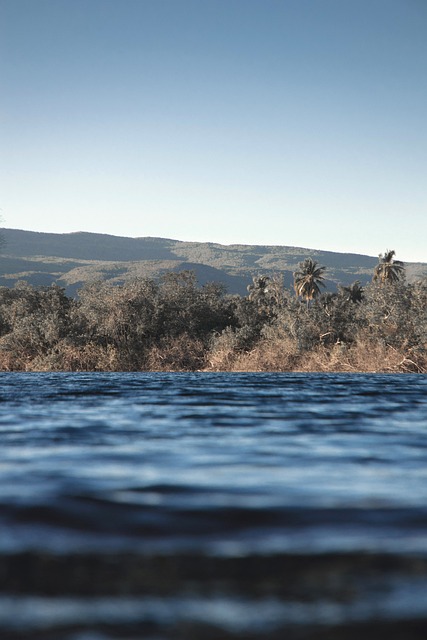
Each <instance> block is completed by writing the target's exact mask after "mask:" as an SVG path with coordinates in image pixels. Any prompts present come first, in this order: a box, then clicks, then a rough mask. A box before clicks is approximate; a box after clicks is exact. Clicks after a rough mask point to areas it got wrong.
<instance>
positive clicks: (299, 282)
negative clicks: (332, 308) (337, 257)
mask: <svg viewBox="0 0 427 640" xmlns="http://www.w3.org/2000/svg"><path fill="white" fill-rule="evenodd" d="M325 269H326V267H319V266H318V265H317V262H316V261H315V260H312V259H311V258H306V259H305V260H304V261H303V262H300V263H299V270H297V271H295V273H294V289H295V293H296V295H297V296H301V297H302V298H305V299H306V301H307V307H308V305H309V302H310V300H313V299H314V298H317V296H318V295H320V287H324V286H325V284H324V282H323V280H324V277H323V275H322V274H323V272H324V271H325Z"/></svg>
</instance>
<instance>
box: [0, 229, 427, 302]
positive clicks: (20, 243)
mask: <svg viewBox="0 0 427 640" xmlns="http://www.w3.org/2000/svg"><path fill="white" fill-rule="evenodd" d="M0 233H1V235H2V236H3V239H4V245H3V247H2V251H1V254H0V285H2V286H9V287H10V286H14V284H16V282H17V281H18V280H23V281H26V282H28V283H29V284H32V285H35V286H38V285H45V286H46V285H50V284H53V283H56V284H58V285H60V286H62V287H64V288H65V289H66V291H67V294H68V295H75V294H76V291H77V290H78V289H79V288H81V287H82V286H84V284H85V283H88V282H91V281H93V280H97V279H103V280H109V281H111V282H112V283H113V284H122V283H124V282H126V281H128V280H130V279H133V278H136V277H153V278H158V277H160V276H161V275H163V274H164V273H166V272H168V271H181V270H184V269H191V270H193V271H194V272H195V274H196V277H197V279H198V281H199V283H200V284H205V283H206V282H210V281H217V282H223V283H224V284H225V285H226V287H227V289H228V291H229V293H239V294H240V295H245V294H246V288H247V285H248V284H250V283H251V282H252V277H253V276H256V275H258V274H259V275H272V274H275V273H280V274H282V275H283V279H284V285H285V286H286V287H289V286H291V285H292V279H293V276H292V274H293V271H295V269H296V268H297V267H298V264H299V262H301V261H302V260H304V259H305V258H307V257H312V258H313V259H314V260H316V261H317V262H319V263H320V264H322V265H323V266H325V267H326V272H325V275H326V279H327V287H328V289H329V290H334V289H336V287H337V286H338V285H339V284H342V285H348V284H350V283H351V282H354V280H360V281H361V283H362V284H365V283H366V282H368V281H369V280H370V279H371V278H372V272H373V269H374V267H375V265H376V264H377V263H378V258H376V257H372V256H367V255H365V254H360V253H345V252H343V253H340V252H334V251H324V250H321V249H310V248H306V247H292V246H287V245H245V244H232V245H223V244H220V243H214V242H186V241H182V240H174V239H172V238H160V237H153V236H147V237H141V238H128V237H125V236H115V235H110V234H102V233H91V232H85V231H76V232H72V233H64V234H56V233H46V232H38V231H25V230H21V229H7V228H3V229H1V231H0ZM406 268H407V277H408V280H409V281H412V280H416V279H418V278H421V277H423V276H425V275H427V264H426V263H406Z"/></svg>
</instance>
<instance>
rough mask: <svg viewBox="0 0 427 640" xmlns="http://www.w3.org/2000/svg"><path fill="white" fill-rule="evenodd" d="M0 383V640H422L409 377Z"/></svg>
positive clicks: (419, 432) (414, 422)
mask: <svg viewBox="0 0 427 640" xmlns="http://www.w3.org/2000/svg"><path fill="white" fill-rule="evenodd" d="M0 385H1V387H0V389H1V391H0V441H1V444H2V446H1V450H0V479H1V482H0V505H1V509H0V637H8V638H11V639H14V638H22V637H23V636H22V634H25V637H28V638H39V637H40V638H47V639H48V638H58V639H60V640H62V639H69V638H75V639H76V638H80V639H81V640H83V639H84V640H88V638H89V637H90V638H96V639H97V640H99V639H100V638H105V639H110V638H117V637H120V638H139V637H150V638H155V639H160V638H162V639H164V638H166V639H167V638H181V637H182V638H197V639H198V638H223V639H226V638H276V637H277V638H279V637H284V634H285V636H286V637H287V638H293V637H295V638H320V637H325V638H326V637H327V638H343V639H344V638H346V639H347V638H352V637H360V635H359V634H362V633H363V634H364V635H365V636H366V637H367V638H370V637H372V638H378V637H382V635H381V634H384V637H385V636H387V638H394V637H396V638H397V637H399V638H400V637H405V638H418V637H420V638H421V637H423V638H424V637H425V629H426V628H427V627H425V626H424V625H425V624H427V613H426V606H425V602H426V601H427V464H426V462H427V438H426V429H427V395H426V392H427V378H426V377H425V376H419V375H409V376H387V375H343V374H338V375H335V374H332V375H331V374H309V375H307V374H200V373H198V374H141V373H138V374H17V373H10V374H0ZM402 633H403V634H404V636H402V635H399V634H402ZM420 633H421V634H422V635H419V634H420ZM88 634H89V635H88ZM322 634H326V635H322ZM331 634H332V635H331ZM352 634H353V635H352Z"/></svg>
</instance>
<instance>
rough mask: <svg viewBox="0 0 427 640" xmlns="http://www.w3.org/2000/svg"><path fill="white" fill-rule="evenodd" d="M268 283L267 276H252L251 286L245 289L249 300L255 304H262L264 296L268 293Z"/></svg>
mask: <svg viewBox="0 0 427 640" xmlns="http://www.w3.org/2000/svg"><path fill="white" fill-rule="evenodd" d="M269 283H270V278H269V277H268V276H254V277H253V278H252V284H250V285H249V286H248V287H247V290H248V292H249V300H251V301H252V302H256V303H257V304H260V303H262V302H264V301H265V297H266V294H267V293H269V290H268V285H269Z"/></svg>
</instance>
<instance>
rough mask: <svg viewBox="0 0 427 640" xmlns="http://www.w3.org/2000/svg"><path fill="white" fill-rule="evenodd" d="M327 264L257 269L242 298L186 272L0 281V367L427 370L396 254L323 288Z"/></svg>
mask: <svg viewBox="0 0 427 640" xmlns="http://www.w3.org/2000/svg"><path fill="white" fill-rule="evenodd" d="M325 276H326V269H325V267H323V266H321V265H319V264H318V263H317V262H316V261H315V260H313V259H312V258H307V259H305V260H303V261H302V262H300V263H299V265H298V267H297V269H296V270H295V272H294V274H293V290H292V289H291V288H289V287H288V288H286V287H285V286H284V285H283V277H282V276H280V275H277V276H266V275H259V276H254V277H253V281H252V284H251V285H249V287H248V291H247V295H244V296H242V295H237V294H233V295H230V294H227V292H226V290H225V287H224V285H222V284H217V283H207V284H205V285H204V286H199V285H198V282H197V279H196V276H195V274H194V273H193V272H191V271H182V272H179V273H167V274H165V275H163V276H162V277H160V278H159V279H153V278H135V279H134V280H132V281H129V282H126V283H124V284H121V285H115V286H113V285H112V284H111V283H108V282H105V281H97V282H93V283H91V284H87V285H86V286H84V287H83V288H82V289H80V291H79V293H78V297H77V298H72V297H69V296H67V295H66V293H65V290H64V288H61V287H59V286H57V285H52V286H48V287H46V286H44V287H33V286H31V285H29V284H28V283H25V282H18V283H17V284H16V285H15V286H14V287H13V288H8V287H1V288H0V370H2V371H143V370H144V371H201V370H203V371H336V372H338V371H345V372H362V371H363V372H364V371H367V372H370V371H372V372H380V371H381V372H416V373H426V372H427V313H426V309H427V279H422V280H420V281H418V282H411V283H408V282H407V281H406V279H405V267H404V265H403V263H401V262H400V261H397V260H394V251H387V252H386V253H385V254H384V255H380V257H379V261H378V264H377V265H376V266H375V268H374V270H373V273H372V280H371V281H370V282H369V283H368V284H365V285H364V286H362V285H361V284H360V282H359V281H355V282H353V283H352V284H350V285H346V286H341V287H339V289H338V292H337V293H330V292H328V291H322V289H323V286H324V280H325Z"/></svg>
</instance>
